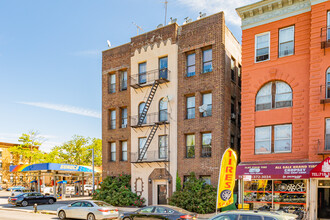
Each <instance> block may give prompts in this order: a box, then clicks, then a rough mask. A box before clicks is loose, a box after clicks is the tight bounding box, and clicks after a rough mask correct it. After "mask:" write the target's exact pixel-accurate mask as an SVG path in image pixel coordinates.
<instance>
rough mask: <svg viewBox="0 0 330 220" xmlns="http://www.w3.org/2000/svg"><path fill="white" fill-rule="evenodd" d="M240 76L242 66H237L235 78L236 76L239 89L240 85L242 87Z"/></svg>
mask: <svg viewBox="0 0 330 220" xmlns="http://www.w3.org/2000/svg"><path fill="white" fill-rule="evenodd" d="M241 74H242V66H241V65H240V64H238V68H237V76H238V86H239V87H241V85H242V79H241Z"/></svg>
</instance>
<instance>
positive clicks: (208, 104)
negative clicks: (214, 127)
mask: <svg viewBox="0 0 330 220" xmlns="http://www.w3.org/2000/svg"><path fill="white" fill-rule="evenodd" d="M202 110H203V112H202V116H203V117H207V116H212V93H205V94H203V106H202Z"/></svg>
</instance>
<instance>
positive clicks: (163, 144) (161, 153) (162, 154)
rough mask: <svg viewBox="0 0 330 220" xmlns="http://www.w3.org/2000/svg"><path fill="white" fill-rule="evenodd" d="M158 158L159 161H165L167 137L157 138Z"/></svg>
mask: <svg viewBox="0 0 330 220" xmlns="http://www.w3.org/2000/svg"><path fill="white" fill-rule="evenodd" d="M158 141H159V144H158V148H159V151H158V156H159V159H167V135H162V136H159V138H158Z"/></svg>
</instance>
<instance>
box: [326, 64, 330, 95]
mask: <svg viewBox="0 0 330 220" xmlns="http://www.w3.org/2000/svg"><path fill="white" fill-rule="evenodd" d="M326 78H327V82H326V85H325V86H326V90H325V91H326V94H325V95H326V98H327V99H329V98H330V67H329V68H328V69H327V73H326Z"/></svg>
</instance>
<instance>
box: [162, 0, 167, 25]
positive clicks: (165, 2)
mask: <svg viewBox="0 0 330 220" xmlns="http://www.w3.org/2000/svg"><path fill="white" fill-rule="evenodd" d="M163 3H164V4H165V22H164V26H165V25H166V16H167V3H168V1H167V0H165V1H164V2H163Z"/></svg>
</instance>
